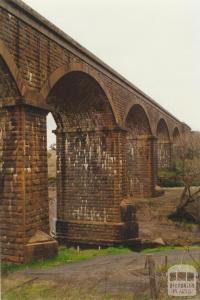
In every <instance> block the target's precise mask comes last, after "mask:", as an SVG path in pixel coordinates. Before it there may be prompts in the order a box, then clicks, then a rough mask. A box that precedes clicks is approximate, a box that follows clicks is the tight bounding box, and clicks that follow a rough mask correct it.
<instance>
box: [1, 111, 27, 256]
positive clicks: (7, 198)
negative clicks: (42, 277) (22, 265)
mask: <svg viewBox="0 0 200 300" xmlns="http://www.w3.org/2000/svg"><path fill="white" fill-rule="evenodd" d="M22 119H23V110H22V109H21V108H20V107H13V108H10V109H7V110H6V109H4V110H3V109H1V111H0V127H1V128H0V132H1V139H0V161H1V169H0V180H1V185H0V199H1V201H0V203H1V210H0V214H1V249H2V259H6V260H8V261H13V262H15V261H23V247H24V242H25V220H24V209H25V207H24V193H25V185H24V161H23V150H24V139H23V133H22Z"/></svg>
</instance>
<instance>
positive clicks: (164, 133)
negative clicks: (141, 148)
mask: <svg viewBox="0 0 200 300" xmlns="http://www.w3.org/2000/svg"><path fill="white" fill-rule="evenodd" d="M156 136H157V155H158V168H159V169H168V168H169V167H170V166H171V161H172V147H171V139H170V133H169V127H168V125H167V123H166V121H165V120H164V119H163V118H161V119H160V120H159V121H158V124H157V128H156Z"/></svg>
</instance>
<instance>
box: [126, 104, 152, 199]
mask: <svg viewBox="0 0 200 300" xmlns="http://www.w3.org/2000/svg"><path fill="white" fill-rule="evenodd" d="M125 126H126V129H127V136H126V147H125V153H126V154H125V156H126V175H127V196H131V197H132V196H133V197H138V198H141V197H152V196H154V195H155V183H156V171H155V169H154V168H155V167H156V164H155V162H154V151H155V149H154V145H155V144H154V141H155V138H154V137H153V136H152V131H151V127H150V123H149V119H148V115H147V114H146V112H145V110H144V109H143V107H142V106H141V105H140V104H135V105H133V106H132V107H131V109H130V110H129V113H128V115H127V118H126V122H125Z"/></svg>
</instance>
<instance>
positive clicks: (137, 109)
mask: <svg viewBox="0 0 200 300" xmlns="http://www.w3.org/2000/svg"><path fill="white" fill-rule="evenodd" d="M132 113H135V114H137V113H139V114H140V115H141V117H142V118H143V120H144V121H145V123H146V134H149V135H152V129H151V124H150V118H149V114H148V112H147V111H146V109H145V108H144V107H143V106H142V105H141V104H138V103H135V104H132V105H131V106H130V107H129V109H128V110H127V112H126V114H125V119H124V125H125V127H127V126H128V118H130V114H132ZM142 118H140V121H142V120H141V119H142Z"/></svg>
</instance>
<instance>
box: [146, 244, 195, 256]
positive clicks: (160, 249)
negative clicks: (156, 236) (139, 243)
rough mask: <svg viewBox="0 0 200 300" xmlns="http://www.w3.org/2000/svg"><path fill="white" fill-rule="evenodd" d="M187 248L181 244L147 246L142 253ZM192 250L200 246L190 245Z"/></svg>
mask: <svg viewBox="0 0 200 300" xmlns="http://www.w3.org/2000/svg"><path fill="white" fill-rule="evenodd" d="M185 249H187V248H186V247H181V246H161V247H156V248H147V249H144V250H142V253H147V254H148V253H158V252H163V251H173V250H185ZM189 249H190V250H193V249H194V250H195V249H199V250H200V246H190V247H189Z"/></svg>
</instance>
